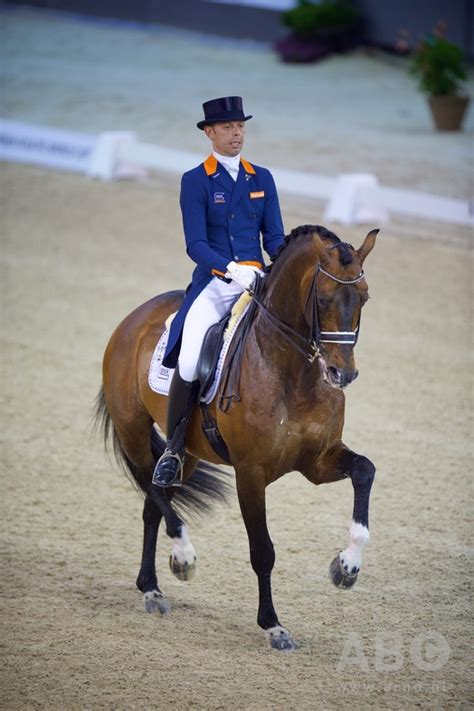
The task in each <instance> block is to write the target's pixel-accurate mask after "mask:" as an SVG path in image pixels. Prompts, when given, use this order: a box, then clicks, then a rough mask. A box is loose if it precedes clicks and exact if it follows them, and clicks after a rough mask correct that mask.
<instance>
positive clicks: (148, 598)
mask: <svg viewBox="0 0 474 711" xmlns="http://www.w3.org/2000/svg"><path fill="white" fill-rule="evenodd" d="M161 519H162V514H161V511H159V509H158V508H157V507H156V506H155V504H154V503H153V502H152V501H151V499H150V497H149V496H147V497H146V498H145V504H144V506H143V526H144V531H143V552H142V562H141V566H140V572H139V573H138V578H137V582H136V585H137V588H138V589H139V590H141V592H142V593H143V603H144V606H145V612H148V613H153V612H159V613H160V614H161V615H165V614H166V613H167V612H169V611H170V610H171V605H170V603H169V602H168V600H167V599H166V598H165V596H164V595H163V593H162V592H161V590H160V588H159V585H158V579H157V576H156V567H155V557H156V544H157V539H158V529H159V526H160V522H161Z"/></svg>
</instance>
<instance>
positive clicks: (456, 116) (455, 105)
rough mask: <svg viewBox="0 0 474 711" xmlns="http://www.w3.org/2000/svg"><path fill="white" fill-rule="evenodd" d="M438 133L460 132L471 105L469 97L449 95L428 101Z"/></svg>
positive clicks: (431, 98) (431, 97) (433, 97)
mask: <svg viewBox="0 0 474 711" xmlns="http://www.w3.org/2000/svg"><path fill="white" fill-rule="evenodd" d="M428 102H429V105H430V109H431V113H432V115H433V120H434V122H435V126H436V128H437V129H438V131H459V130H460V128H461V124H462V121H463V118H464V115H465V113H466V109H467V105H468V104H469V97H468V96H457V95H455V94H447V95H443V96H430V97H429V99H428Z"/></svg>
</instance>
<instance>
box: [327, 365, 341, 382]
mask: <svg viewBox="0 0 474 711" xmlns="http://www.w3.org/2000/svg"><path fill="white" fill-rule="evenodd" d="M328 371H329V373H330V375H331V379H332V381H333V382H334V383H340V382H341V379H342V373H341V371H340V370H339V368H335V367H334V366H333V365H330V366H329V368H328Z"/></svg>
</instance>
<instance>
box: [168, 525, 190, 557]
mask: <svg viewBox="0 0 474 711" xmlns="http://www.w3.org/2000/svg"><path fill="white" fill-rule="evenodd" d="M171 555H172V557H173V559H174V560H176V561H177V562H178V563H180V564H181V565H184V564H185V563H187V564H188V565H194V563H195V562H196V551H195V550H194V546H193V544H192V543H191V541H190V540H189V538H188V529H187V528H186V526H184V525H183V526H182V527H181V536H180V537H179V538H173V550H172V552H171Z"/></svg>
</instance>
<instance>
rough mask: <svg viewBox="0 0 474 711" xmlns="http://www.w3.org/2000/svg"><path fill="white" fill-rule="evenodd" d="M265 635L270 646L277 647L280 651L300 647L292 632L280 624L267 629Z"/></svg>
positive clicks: (292, 650) (293, 649)
mask: <svg viewBox="0 0 474 711" xmlns="http://www.w3.org/2000/svg"><path fill="white" fill-rule="evenodd" d="M265 636H266V638H267V640H268V643H269V645H270V647H271V648H272V649H277V650H278V651H279V652H294V651H295V649H298V645H297V644H296V642H295V640H294V639H293V637H292V636H291V634H290V633H289V632H288V630H286V629H285V628H284V627H280V625H277V626H276V627H270V629H268V630H265Z"/></svg>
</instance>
